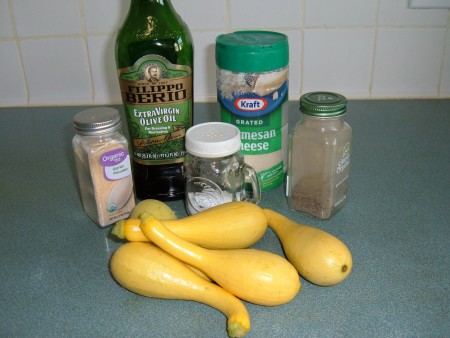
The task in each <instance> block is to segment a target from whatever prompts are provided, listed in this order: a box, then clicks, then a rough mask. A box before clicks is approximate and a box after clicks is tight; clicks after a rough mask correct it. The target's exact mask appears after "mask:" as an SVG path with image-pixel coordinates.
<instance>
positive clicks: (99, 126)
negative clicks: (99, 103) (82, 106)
mask: <svg viewBox="0 0 450 338" xmlns="http://www.w3.org/2000/svg"><path fill="white" fill-rule="evenodd" d="M73 126H74V128H75V131H76V133H77V134H80V135H101V134H106V133H111V132H113V131H116V130H118V129H120V128H121V127H122V120H121V119H120V114H119V111H118V110H117V109H114V108H109V107H99V108H91V109H86V110H82V111H80V112H79V113H77V114H76V115H75V116H74V117H73Z"/></svg>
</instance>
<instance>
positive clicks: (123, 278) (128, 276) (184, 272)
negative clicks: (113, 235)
mask: <svg viewBox="0 0 450 338" xmlns="http://www.w3.org/2000/svg"><path fill="white" fill-rule="evenodd" d="M110 268H111V273H112V275H113V277H114V279H115V280H116V281H117V282H118V283H119V284H120V285H122V286H123V287H124V288H126V289H128V290H130V291H132V292H135V293H137V294H140V295H142V296H146V297H154V298H167V299H183V300H192V301H197V302H201V303H204V304H207V305H209V306H212V307H214V308H216V309H217V310H219V311H221V312H222V313H223V314H225V316H227V318H228V321H227V331H228V335H229V336H230V337H244V336H245V335H246V333H247V332H248V330H249V329H250V317H249V314H248V311H247V309H246V308H245V306H244V304H243V303H242V301H241V300H239V299H238V298H236V297H235V296H233V295H232V294H231V293H229V292H228V291H226V290H224V289H223V288H221V287H220V286H217V285H216V284H213V283H211V282H208V281H206V280H204V279H202V278H201V277H199V276H198V275H197V274H195V273H194V272H193V271H192V270H191V269H189V268H188V267H186V265H185V264H183V263H182V262H181V261H179V260H178V259H176V258H174V257H173V256H171V255H169V254H167V253H166V252H164V251H163V250H161V249H160V248H158V247H156V246H155V245H153V244H151V243H142V242H129V243H125V244H123V245H122V246H121V247H119V249H117V250H116V251H115V252H114V254H113V256H112V258H111V262H110Z"/></svg>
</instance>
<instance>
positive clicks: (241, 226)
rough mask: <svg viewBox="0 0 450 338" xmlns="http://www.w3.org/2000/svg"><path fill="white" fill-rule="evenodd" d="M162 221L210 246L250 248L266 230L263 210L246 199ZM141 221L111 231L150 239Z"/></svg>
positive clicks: (127, 222) (122, 223)
mask: <svg viewBox="0 0 450 338" xmlns="http://www.w3.org/2000/svg"><path fill="white" fill-rule="evenodd" d="M152 216H154V215H152ZM155 218H157V219H159V218H158V217H155ZM161 222H162V223H163V224H164V226H166V227H167V228H169V229H170V231H172V232H173V233H175V234H176V235H177V236H179V237H181V238H183V239H185V240H187V241H189V242H192V243H195V244H197V245H200V246H202V247H205V248H209V249H241V248H248V247H250V246H252V245H253V244H255V243H256V242H257V241H259V240H260V239H261V238H262V237H263V236H264V234H265V232H266V229H267V220H266V216H265V215H264V212H263V210H262V209H261V208H260V207H259V206H257V205H256V204H253V203H250V202H244V201H238V202H229V203H225V204H221V205H218V206H215V207H213V208H210V209H207V210H205V211H202V212H199V213H197V214H195V215H191V216H187V217H185V218H179V219H174V220H161ZM140 224H141V220H140V219H132V218H130V219H127V220H122V221H118V222H117V223H116V225H115V226H114V227H113V229H112V233H113V234H114V235H116V236H117V237H119V238H122V239H127V240H129V241H149V240H148V239H147V237H145V236H144V235H143V233H142V231H141V229H140Z"/></svg>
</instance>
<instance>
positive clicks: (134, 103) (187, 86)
mask: <svg viewBox="0 0 450 338" xmlns="http://www.w3.org/2000/svg"><path fill="white" fill-rule="evenodd" d="M119 78H120V90H121V93H122V100H123V102H124V104H125V108H126V113H127V115H128V116H127V119H128V126H129V131H130V137H131V139H132V148H133V156H134V160H135V161H136V162H138V163H142V164H166V163H176V162H182V161H183V158H184V156H185V154H186V152H185V148H184V137H185V133H186V130H187V128H188V127H189V126H190V125H191V124H192V121H191V119H192V117H191V116H192V70H191V68H190V67H187V66H180V65H173V64H171V63H170V62H169V61H168V60H166V59H165V58H163V57H161V56H158V55H147V56H145V57H143V58H141V59H139V60H138V61H137V62H136V63H135V65H134V66H133V67H129V68H124V69H121V70H119Z"/></svg>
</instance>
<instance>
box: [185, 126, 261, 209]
mask: <svg viewBox="0 0 450 338" xmlns="http://www.w3.org/2000/svg"><path fill="white" fill-rule="evenodd" d="M240 148H241V138H240V131H239V129H238V128H237V127H236V126H234V125H232V124H229V123H224V122H208V123H202V124H199V125H196V126H193V127H191V128H189V129H188V131H187V132H186V152H187V154H186V157H185V159H184V164H183V170H184V177H185V199H186V201H185V202H186V211H187V212H188V213H189V214H191V215H192V214H196V213H197V212H200V211H203V210H206V209H209V208H211V207H214V206H216V205H219V204H223V203H227V202H232V201H249V202H253V203H258V202H259V200H260V199H261V187H260V183H259V180H258V175H257V173H256V171H255V170H254V169H253V168H252V167H251V166H249V165H247V164H246V163H245V162H244V156H243V155H241V154H240Z"/></svg>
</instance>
